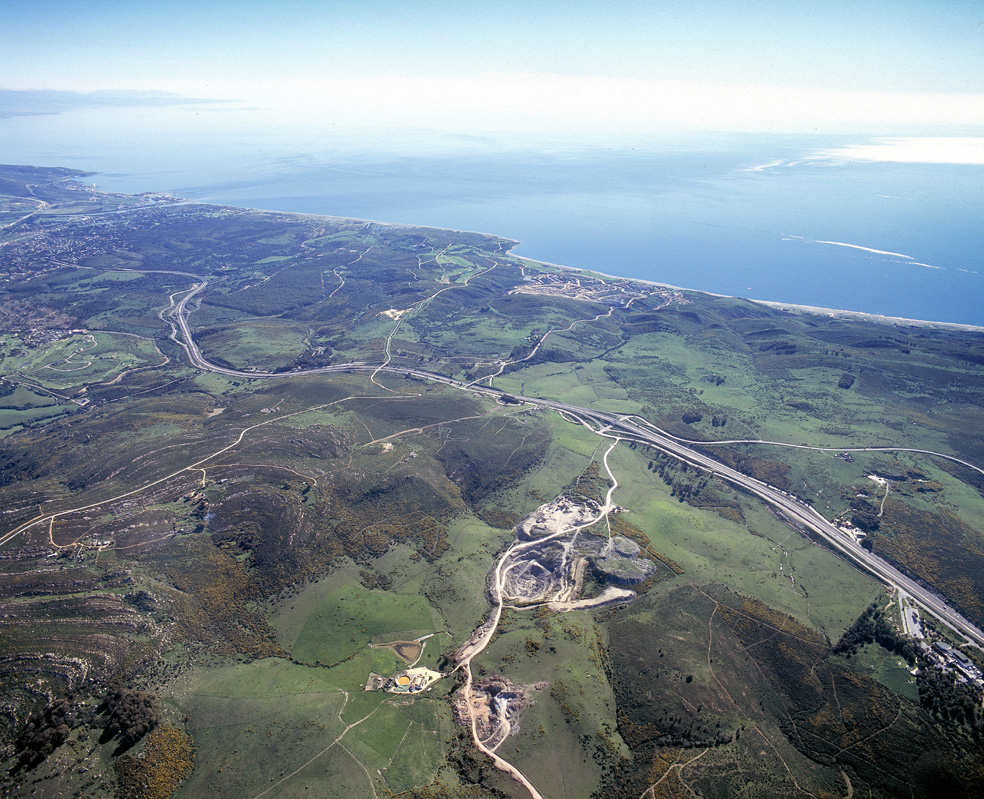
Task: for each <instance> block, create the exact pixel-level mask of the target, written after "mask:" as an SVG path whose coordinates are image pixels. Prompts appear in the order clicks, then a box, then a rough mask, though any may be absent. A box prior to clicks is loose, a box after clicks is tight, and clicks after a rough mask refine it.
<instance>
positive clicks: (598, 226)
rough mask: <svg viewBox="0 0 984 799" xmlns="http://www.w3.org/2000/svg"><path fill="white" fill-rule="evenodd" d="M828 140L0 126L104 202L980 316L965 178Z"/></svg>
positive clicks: (98, 113) (949, 318)
mask: <svg viewBox="0 0 984 799" xmlns="http://www.w3.org/2000/svg"><path fill="white" fill-rule="evenodd" d="M854 143H857V140H856V139H853V140H847V139H843V140H840V139H833V138H831V137H822V138H821V137H788V136H786V137H778V136H765V135H759V136H735V135H721V136H710V135H701V136H699V137H682V136H673V137H670V136H662V137H656V136H654V137H653V138H652V139H651V140H647V141H634V142H621V143H618V144H614V143H608V144H606V145H605V146H601V145H594V146H584V145H582V146H560V145H558V144H557V143H556V142H545V141H538V140H534V139H530V140H525V141H522V140H511V141H508V142H507V141H502V140H495V141H493V140H490V139H485V138H483V137H460V136H459V137H452V136H446V135H439V134H429V133H426V132H423V131H414V130H399V131H396V130H389V131H383V132H379V131H375V132H373V133H371V134H370V133H366V132H362V133H359V132H354V131H349V132H345V133H343V132H340V131H337V130H335V129H333V128H332V126H331V125H330V124H319V125H305V126H297V125H293V124H291V123H289V122H288V121H286V120H284V119H282V118H280V117H278V116H276V115H271V114H270V113H268V112H263V111H259V110H256V109H243V108H235V109H233V108H224V107H214V106H213V107H209V106H187V107H179V108H167V109H157V108H131V109H120V108H111V109H103V108H99V109H80V110H75V111H68V112H65V113H61V114H57V115H45V116H24V117H13V118H9V119H0V146H2V148H3V150H2V151H3V153H4V155H3V160H4V161H5V162H7V163H23V164H36V165H45V166H47V165H51V166H55V165H57V166H68V167H75V168H78V169H86V170H90V171H94V172H98V174H97V175H95V176H93V177H92V178H89V179H88V180H89V181H91V182H93V183H95V185H96V186H98V187H99V188H102V189H106V190H110V191H128V192H133V191H156V190H162V191H171V192H174V193H175V194H177V195H180V196H183V197H188V198H192V199H197V200H203V201H208V202H217V203H225V204H230V205H242V206H249V207H255V208H266V209H271V210H280V211H293V212H303V213H316V214H328V215H333V216H345V217H356V218H362V219H376V220H380V221H385V222H398V223H409V224H419V225H431V226H437V227H450V228H457V229H465V230H479V231H483V232H488V233H496V234H499V235H502V236H506V237H508V238H513V239H516V240H517V241H519V242H520V244H519V246H518V247H517V248H516V250H515V252H516V253H517V254H520V255H524V256H528V257H531V258H537V259H540V260H544V261H549V262H552V263H558V264H564V265H567V266H574V267H581V268H586V269H594V270H598V271H601V272H607V273H610V274H617V275H624V276H626V277H632V278H639V279H644V280H652V281H657V282H663V283H669V284H672V285H676V286H682V287H686V288H695V289H701V290H704V291H710V292H716V293H720V294H729V295H736V296H742V297H749V298H753V299H762V300H772V301H777V302H787V303H795V304H800V305H813V306H820V307H828V308H840V309H846V310H853V311H864V312H867V313H875V314H884V315H889V316H900V317H907V318H911V319H927V320H933V321H942V322H957V323H964V324H975V325H984V303H982V302H981V299H982V298H984V264H982V256H981V253H982V252H984V240H982V239H984V236H982V223H981V220H982V219H984V197H982V192H981V190H980V189H981V186H982V185H984V167H982V166H966V165H954V164H921V163H886V162H866V161H853V160H842V161H837V160H833V159H831V158H830V157H829V156H827V157H819V156H818V155H817V154H818V153H820V152H821V151H823V150H829V149H830V148H833V147H838V146H842V145H849V144H854Z"/></svg>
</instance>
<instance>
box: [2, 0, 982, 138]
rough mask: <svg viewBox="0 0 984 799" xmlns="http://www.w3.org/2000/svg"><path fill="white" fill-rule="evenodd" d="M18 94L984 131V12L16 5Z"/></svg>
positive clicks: (911, 6)
mask: <svg viewBox="0 0 984 799" xmlns="http://www.w3.org/2000/svg"><path fill="white" fill-rule="evenodd" d="M0 76H2V77H0V87H2V88H19V89H27V88H58V89H75V90H82V91H86V90H92V89H103V88H145V89H166V90H170V91H176V92H180V93H184V94H194V95H197V96H210V97H211V96H215V97H227V98H239V99H246V100H250V101H255V102H259V103H263V104H279V105H283V106H290V107H292V108H293V109H294V111H296V112H297V113H301V114H305V113H306V114H313V113H316V111H317V109H320V110H321V112H323V113H330V114H332V115H333V118H336V119H339V120H351V121H354V122H355V121H358V122H370V123H373V122H375V123H380V124H386V123H395V122H396V121H398V120H401V119H406V118H408V116H413V117H416V118H418V119H419V121H420V124H422V125H425V126H426V125H437V126H441V125H443V126H445V127H447V128H449V129H455V128H458V129H462V130H465V129H469V128H471V129H477V128H480V127H483V126H486V127H487V126H492V127H493V128H501V129H510V130H513V131H515V130H521V129H523V128H524V127H532V128H534V129H536V130H538V131H544V132H548V131H549V130H552V129H556V130H561V129H570V128H571V126H574V127H578V126H581V127H584V129H585V130H591V129H593V130H595V131H596V132H598V131H600V129H601V128H603V127H605V126H608V127H611V128H618V129H624V130H629V131H643V130H647V129H652V128H653V127H654V126H655V127H660V126H665V127H668V128H673V129H686V128H687V127H688V126H689V127H693V128H698V129H714V128H718V129H720V128H731V129H745V130H747V129H761V130H796V131H804V132H814V131H827V130H831V131H835V130H836V131H841V132H867V133H877V132H885V133H893V132H901V131H910V130H915V129H927V130H929V131H933V132H946V131H947V130H954V131H957V132H962V133H978V132H979V130H980V127H981V126H984V4H982V3H979V2H946V0H942V1H936V2H904V0H903V1H901V2H863V1H862V2H855V3H841V2H797V0H786V2H775V1H773V0H769V1H768V2H699V1H698V2H624V1H620V0H606V1H605V2H592V3H586V2H579V1H578V0H567V2H558V1H557V0H538V2H536V3H532V2H529V1H528V0H527V1H526V2H512V1H511V0H498V1H497V0H491V1H490V2H486V3H481V4H478V3H468V2H463V1H462V0H458V1H457V2H443V1H441V0H430V1H428V0H423V1H422V2H416V3H407V2H382V1H380V0H367V2H361V3H357V2H332V0H319V2H308V1H307V0H294V2H290V0H288V1H287V2H276V3H275V2H272V0H269V1H268V2H250V1H249V0H237V1H236V2H215V1H214V0H212V1H210V0H198V2H185V0H172V1H171V2H169V1H168V0H159V1H158V2H140V0H137V1H136V2H134V1H133V0H129V2H115V0H90V1H89V2H79V1H78V0H71V2H69V1H68V0H6V2H5V3H4V7H3V22H2V32H0Z"/></svg>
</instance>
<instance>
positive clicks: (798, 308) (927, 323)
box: [88, 172, 984, 333]
mask: <svg viewBox="0 0 984 799" xmlns="http://www.w3.org/2000/svg"><path fill="white" fill-rule="evenodd" d="M88 174H89V175H97V174H99V173H96V172H91V173H88ZM93 185H94V184H93ZM90 190H95V191H98V192H99V193H100V194H116V193H117V192H109V191H103V190H101V189H92V188H90ZM174 199H175V200H179V201H180V202H181V203H182V204H193V205H214V206H217V207H220V208H236V209H239V210H242V211H254V212H257V213H264V214H286V215H288V216H295V217H309V218H312V219H331V220H336V221H340V222H359V223H364V224H373V225H381V226H383V227H391V228H403V229H423V230H440V231H442V232H445V233H467V234H470V235H475V236H485V237H487V238H490V239H498V240H499V241H503V242H506V243H510V242H511V246H510V247H508V248H507V249H506V254H507V255H509V256H511V257H513V258H517V259H520V260H523V261H529V262H530V263H534V264H542V265H543V266H547V267H551V268H553V269H562V270H564V271H569V272H579V273H587V274H593V275H599V276H601V277H604V278H608V279H610V280H621V281H625V282H627V283H638V284H640V285H643V286H658V287H660V288H668V289H674V290H676V291H687V292H691V293H694V294H704V295H707V296H709V297H722V298H726V299H740V300H746V301H748V302H754V303H758V304H759V305H765V306H768V307H770V308H775V309H777V310H782V311H788V312H790V313H802V314H810V315H814V316H826V317H830V318H842V319H855V320H863V321H868V322H872V323H875V324H882V325H906V326H914V327H925V328H929V329H935V330H958V331H962V332H970V333H975V332H976V333H981V332H984V325H972V324H964V323H960V322H937V321H934V320H932V319H911V318H908V317H902V316H886V315H884V314H875V313H870V312H868V311H851V310H847V309H843V308H826V307H823V306H817V305H805V304H799V303H790V302H779V301H775V300H759V299H754V298H751V297H737V296H735V295H732V294H720V293H717V292H713V291H706V290H704V289H694V288H688V287H686V286H675V285H673V284H671V283H662V282H660V281H658V280H645V279H643V278H635V277H625V276H623V275H613V274H610V273H608V272H602V271H600V270H598V269H586V268H581V267H576V266H568V265H566V264H557V263H553V262H551V261H544V260H541V259H539V258H530V257H527V256H525V255H516V254H514V253H513V250H515V249H516V247H519V246H520V245H521V244H522V242H521V241H518V240H517V239H511V238H508V237H507V236H500V235H498V234H496V233H487V232H485V231H481V230H462V229H459V228H450V227H440V226H437V225H419V224H414V223H407V222H387V221H383V220H381V219H364V218H361V217H349V216H335V215H332V214H312V213H306V212H302V211H278V210H275V209H270V208H254V207H251V206H241V205H225V204H221V203H215V202H210V201H208V200H187V199H184V198H179V197H174Z"/></svg>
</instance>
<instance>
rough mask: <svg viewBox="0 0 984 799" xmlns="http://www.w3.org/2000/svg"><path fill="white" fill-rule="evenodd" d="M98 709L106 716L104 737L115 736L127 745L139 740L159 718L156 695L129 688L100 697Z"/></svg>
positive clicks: (158, 704)
mask: <svg viewBox="0 0 984 799" xmlns="http://www.w3.org/2000/svg"><path fill="white" fill-rule="evenodd" d="M100 711H101V712H102V713H105V714H106V716H107V719H106V732H105V738H106V739H107V740H109V739H111V738H114V737H119V739H120V740H121V741H122V742H123V743H128V744H133V743H136V742H137V741H139V740H140V739H141V738H143V736H144V735H146V734H147V733H148V732H150V731H151V730H152V729H154V727H156V726H157V724H158V722H159V721H160V720H161V708H160V703H159V700H158V698H157V697H156V696H155V695H154V694H149V693H147V692H146V691H137V690H135V689H133V688H120V689H118V690H116V691H113V692H112V693H111V694H109V695H108V696H107V697H106V698H105V699H104V700H103V703H102V705H101V706H100Z"/></svg>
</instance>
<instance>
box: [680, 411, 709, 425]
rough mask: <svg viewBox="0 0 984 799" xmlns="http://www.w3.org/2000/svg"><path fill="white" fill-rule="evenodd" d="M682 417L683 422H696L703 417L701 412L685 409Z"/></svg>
mask: <svg viewBox="0 0 984 799" xmlns="http://www.w3.org/2000/svg"><path fill="white" fill-rule="evenodd" d="M682 418H683V422H684V424H696V423H697V422H699V421H700V420H701V419H703V418H704V417H703V415H702V414H699V413H697V411H685V412H684V414H683V417H682Z"/></svg>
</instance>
